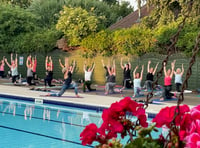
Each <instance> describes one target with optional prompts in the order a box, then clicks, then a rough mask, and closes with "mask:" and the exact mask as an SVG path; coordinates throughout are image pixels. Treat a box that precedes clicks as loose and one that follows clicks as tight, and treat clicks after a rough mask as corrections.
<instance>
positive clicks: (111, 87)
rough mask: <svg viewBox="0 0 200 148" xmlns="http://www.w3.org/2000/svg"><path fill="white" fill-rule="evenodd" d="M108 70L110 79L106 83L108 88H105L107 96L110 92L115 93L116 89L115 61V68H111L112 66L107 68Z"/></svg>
mask: <svg viewBox="0 0 200 148" xmlns="http://www.w3.org/2000/svg"><path fill="white" fill-rule="evenodd" d="M107 68H108V73H109V75H108V79H107V82H106V86H105V95H107V94H108V93H109V91H110V92H111V93H114V92H115V91H114V87H115V85H116V80H115V78H116V68H115V61H113V66H112V67H110V65H108V66H107Z"/></svg>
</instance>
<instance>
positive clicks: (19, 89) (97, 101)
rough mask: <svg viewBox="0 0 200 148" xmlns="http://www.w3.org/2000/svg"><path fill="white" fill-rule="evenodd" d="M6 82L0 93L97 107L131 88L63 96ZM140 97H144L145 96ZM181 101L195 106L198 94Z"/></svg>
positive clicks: (154, 106) (151, 107) (154, 110)
mask: <svg viewBox="0 0 200 148" xmlns="http://www.w3.org/2000/svg"><path fill="white" fill-rule="evenodd" d="M6 82H10V80H6V79H4V80H1V81H0V94H4V95H11V96H21V97H27V96H28V97H30V98H36V99H44V100H53V101H59V102H68V103H75V104H81V105H82V104H83V105H90V106H99V107H109V106H110V105H111V104H112V103H113V102H116V101H119V100H120V99H122V98H124V97H125V96H131V95H132V89H131V90H125V91H124V92H123V93H122V94H121V93H116V94H112V95H107V96H106V95H104V93H103V92H104V91H103V88H98V87H97V89H98V90H97V91H95V92H86V93H83V92H82V91H81V90H80V93H79V95H80V96H81V98H75V97H74V96H75V95H74V92H73V90H69V91H66V92H65V93H64V94H63V97H49V96H45V95H46V94H47V93H48V92H42V91H34V90H30V88H29V87H27V86H14V85H13V84H9V83H6ZM140 99H145V97H143V98H140ZM183 103H184V104H187V105H189V106H190V107H193V106H196V105H198V104H200V96H198V94H196V93H190V94H185V99H184V102H183ZM173 105H176V100H174V101H164V102H159V103H153V104H149V106H148V108H147V112H150V113H157V112H159V110H160V109H161V108H163V107H166V106H173Z"/></svg>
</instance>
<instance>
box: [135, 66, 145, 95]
mask: <svg viewBox="0 0 200 148" xmlns="http://www.w3.org/2000/svg"><path fill="white" fill-rule="evenodd" d="M137 69H138V66H136V67H135V69H134V71H133V78H134V80H133V91H134V94H133V97H139V96H143V95H144V94H142V93H141V81H142V77H143V71H144V65H142V70H141V72H140V73H139V72H137V73H136V71H137Z"/></svg>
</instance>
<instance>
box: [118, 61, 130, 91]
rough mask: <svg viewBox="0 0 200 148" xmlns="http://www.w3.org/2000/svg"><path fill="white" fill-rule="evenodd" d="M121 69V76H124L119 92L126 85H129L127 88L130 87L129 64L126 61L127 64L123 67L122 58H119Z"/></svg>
mask: <svg viewBox="0 0 200 148" xmlns="http://www.w3.org/2000/svg"><path fill="white" fill-rule="evenodd" d="M120 65H121V68H122V69H123V74H124V78H123V87H122V88H121V89H120V91H122V90H123V89H125V88H126V87H127V86H128V84H129V86H128V87H129V88H130V87H131V86H130V81H131V63H130V61H129V59H128V63H127V64H126V65H125V66H123V58H121V63H120Z"/></svg>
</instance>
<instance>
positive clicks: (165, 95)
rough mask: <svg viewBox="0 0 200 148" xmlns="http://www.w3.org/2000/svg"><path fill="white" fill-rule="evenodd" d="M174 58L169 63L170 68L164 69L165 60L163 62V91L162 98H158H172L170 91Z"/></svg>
mask: <svg viewBox="0 0 200 148" xmlns="http://www.w3.org/2000/svg"><path fill="white" fill-rule="evenodd" d="M175 62H176V61H175V60H174V61H173V62H172V63H171V69H168V70H166V62H164V63H163V66H164V75H165V77H164V91H163V95H162V98H161V99H160V100H161V101H163V100H166V99H171V98H173V96H174V94H172V93H171V92H170V91H171V90H172V77H173V74H174V65H175Z"/></svg>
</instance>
